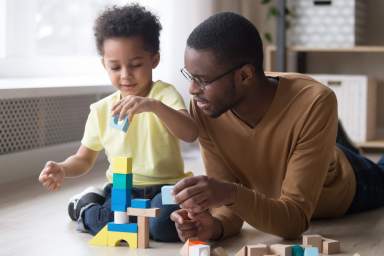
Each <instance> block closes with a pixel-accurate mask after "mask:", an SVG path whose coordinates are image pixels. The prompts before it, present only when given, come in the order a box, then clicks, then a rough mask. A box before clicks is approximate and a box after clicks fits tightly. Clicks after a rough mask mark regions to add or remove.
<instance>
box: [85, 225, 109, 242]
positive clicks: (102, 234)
mask: <svg viewBox="0 0 384 256" xmlns="http://www.w3.org/2000/svg"><path fill="white" fill-rule="evenodd" d="M89 244H91V245H101V246H107V245H108V226H107V225H105V226H104V227H103V228H102V229H101V230H100V231H99V232H98V233H97V234H96V235H95V236H94V237H93V238H92V239H91V240H90V241H89Z"/></svg>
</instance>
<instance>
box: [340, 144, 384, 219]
mask: <svg viewBox="0 0 384 256" xmlns="http://www.w3.org/2000/svg"><path fill="white" fill-rule="evenodd" d="M337 146H338V147H339V148H340V149H341V150H342V151H343V152H344V154H345V155H346V157H347V158H348V160H349V162H350V163H351V165H352V168H353V171H354V173H355V176H356V194H355V196H354V198H353V200H352V204H351V206H350V208H349V209H348V211H347V214H350V213H357V212H362V211H366V210H371V209H375V208H379V207H381V206H384V156H383V157H382V158H381V159H380V160H379V162H378V163H377V164H375V163H374V162H372V161H371V160H369V159H367V158H365V157H363V156H362V155H360V154H358V153H355V152H354V151H352V150H351V149H349V148H347V147H345V146H343V145H340V144H337Z"/></svg>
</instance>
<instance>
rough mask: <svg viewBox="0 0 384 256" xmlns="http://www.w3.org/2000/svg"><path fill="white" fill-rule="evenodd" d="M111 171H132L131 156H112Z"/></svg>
mask: <svg viewBox="0 0 384 256" xmlns="http://www.w3.org/2000/svg"><path fill="white" fill-rule="evenodd" d="M111 171H112V172H113V173H120V174H131V173H132V158H130V157H125V156H117V157H112V159H111Z"/></svg>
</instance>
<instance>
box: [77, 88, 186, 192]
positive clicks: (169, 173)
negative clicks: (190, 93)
mask: <svg viewBox="0 0 384 256" xmlns="http://www.w3.org/2000/svg"><path fill="white" fill-rule="evenodd" d="M147 97H148V98H152V99H156V100H159V101H161V102H162V103H164V104H165V105H167V106H169V107H171V108H173V109H175V110H181V109H186V108H185V104H184V101H183V99H182V97H181V96H180V94H179V93H178V92H177V90H176V89H175V88H174V87H173V86H172V85H170V84H167V83H164V82H162V81H157V82H155V83H154V84H153V86H152V88H151V91H150V93H149V95H148V96H147ZM120 98H121V95H120V91H117V92H115V93H113V94H111V95H109V96H107V97H105V98H103V99H101V100H99V101H98V102H96V103H93V104H92V105H91V106H90V109H91V111H90V113H89V116H88V120H87V123H86V125H85V130H84V136H83V139H82V140H81V143H82V144H83V145H84V146H85V147H87V148H89V149H91V150H94V151H101V150H102V149H104V150H105V154H106V155H107V157H108V161H109V162H111V161H110V160H111V157H114V156H128V157H132V172H133V185H134V186H146V185H155V184H174V183H176V182H177V181H178V180H180V179H181V178H184V177H185V174H184V165H183V160H182V157H181V152H180V145H179V141H178V139H177V138H176V137H174V136H173V135H172V134H171V133H170V132H169V131H168V129H167V128H166V127H165V126H164V125H163V123H162V121H161V120H160V119H159V118H158V117H157V116H156V115H155V114H154V113H152V112H146V113H140V114H136V115H135V116H134V117H133V119H132V120H131V121H130V123H129V128H128V131H127V133H125V132H123V131H121V130H118V129H116V128H113V127H111V126H110V122H111V119H112V113H111V109H112V106H113V104H115V103H116V102H118V101H119V100H120ZM110 168H111V167H109V168H108V170H107V173H106V175H107V178H108V180H109V181H110V182H111V181H112V179H111V178H112V172H111V170H110Z"/></svg>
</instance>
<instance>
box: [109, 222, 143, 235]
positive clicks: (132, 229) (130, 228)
mask: <svg viewBox="0 0 384 256" xmlns="http://www.w3.org/2000/svg"><path fill="white" fill-rule="evenodd" d="M108 231H117V232H128V233H137V224H136V223H129V224H117V223H113V222H109V223H108Z"/></svg>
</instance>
